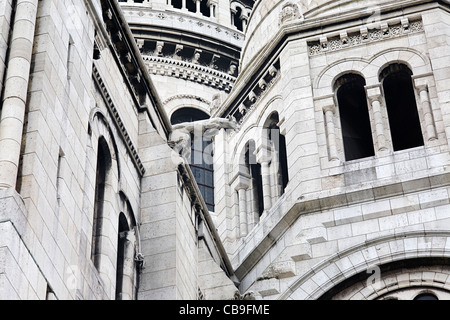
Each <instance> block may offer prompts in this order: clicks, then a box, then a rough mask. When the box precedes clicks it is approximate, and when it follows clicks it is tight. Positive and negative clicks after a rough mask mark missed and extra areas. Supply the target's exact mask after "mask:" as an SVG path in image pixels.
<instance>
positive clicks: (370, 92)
mask: <svg viewBox="0 0 450 320" xmlns="http://www.w3.org/2000/svg"><path fill="white" fill-rule="evenodd" d="M365 89H366V94H367V98H368V99H369V100H370V102H371V103H372V102H373V101H375V100H378V101H380V100H381V97H382V94H381V85H379V84H377V85H374V86H366V87H365Z"/></svg>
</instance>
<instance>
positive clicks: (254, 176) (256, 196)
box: [244, 140, 264, 216]
mask: <svg viewBox="0 0 450 320" xmlns="http://www.w3.org/2000/svg"><path fill="white" fill-rule="evenodd" d="M255 150H256V146H255V141H253V140H250V141H249V142H248V143H247V144H246V146H245V158H244V159H245V160H244V161H245V167H246V168H247V170H248V174H249V176H250V178H251V183H250V184H251V185H250V190H251V199H250V201H251V203H252V205H251V207H252V212H253V213H255V214H257V215H258V216H261V215H262V213H263V211H264V202H263V185H262V177H261V165H260V164H259V163H258V162H257V161H256V155H255Z"/></svg>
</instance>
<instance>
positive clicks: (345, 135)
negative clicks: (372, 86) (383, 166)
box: [334, 74, 375, 161]
mask: <svg viewBox="0 0 450 320" xmlns="http://www.w3.org/2000/svg"><path fill="white" fill-rule="evenodd" d="M365 85H366V81H365V80H364V78H363V77H361V76H360V75H357V74H346V75H344V76H342V77H340V78H339V79H338V80H337V81H336V83H335V85H334V89H335V92H336V98H337V102H338V106H339V115H340V120H341V130H342V139H343V144H344V153H345V159H346V160H347V161H349V160H355V159H361V158H366V157H370V156H373V155H375V151H374V147H373V138H372V129H371V126H370V117H369V111H368V107H367V98H366V91H365V89H364V87H365Z"/></svg>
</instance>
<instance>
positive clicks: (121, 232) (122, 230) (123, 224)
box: [116, 213, 130, 300]
mask: <svg viewBox="0 0 450 320" xmlns="http://www.w3.org/2000/svg"><path fill="white" fill-rule="evenodd" d="M129 231H130V228H129V226H128V222H127V218H126V217H125V215H124V214H123V213H121V214H120V215H119V229H118V241H117V266H116V300H122V298H123V297H122V292H123V289H124V286H123V284H124V283H123V282H124V281H123V280H124V279H123V278H124V266H125V250H126V242H127V232H129Z"/></svg>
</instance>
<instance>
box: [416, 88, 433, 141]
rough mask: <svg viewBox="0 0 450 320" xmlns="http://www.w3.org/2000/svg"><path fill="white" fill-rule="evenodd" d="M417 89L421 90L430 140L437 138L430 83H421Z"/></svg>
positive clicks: (421, 102) (420, 94)
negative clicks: (429, 88)
mask: <svg viewBox="0 0 450 320" xmlns="http://www.w3.org/2000/svg"><path fill="white" fill-rule="evenodd" d="M417 89H418V90H419V96H420V104H421V107H422V112H423V117H424V121H425V128H426V132H427V138H428V141H432V140H436V139H437V134H436V127H435V125H434V119H433V111H432V109H431V103H430V94H429V91H428V85H421V86H419V87H417Z"/></svg>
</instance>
